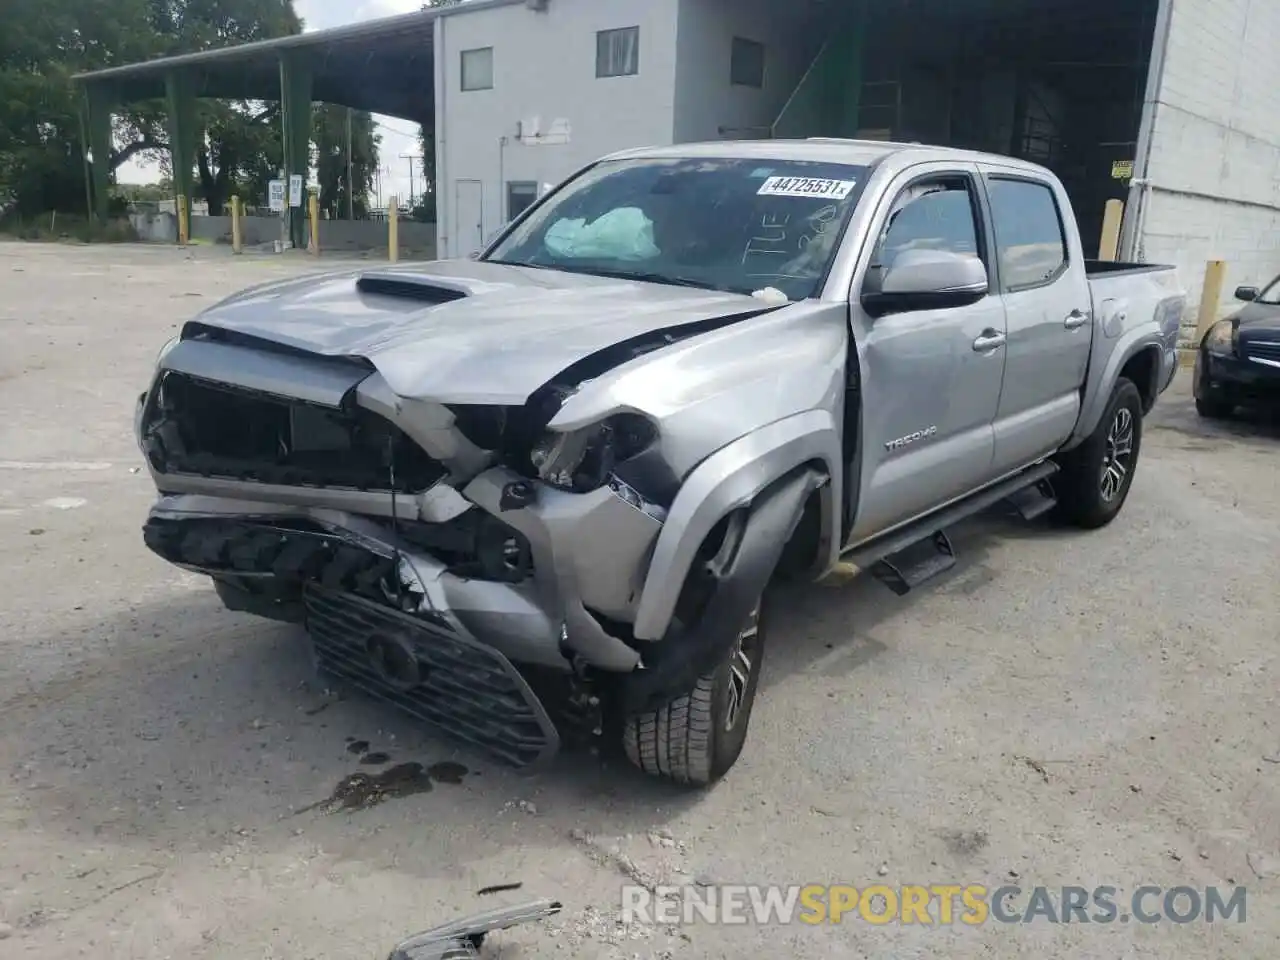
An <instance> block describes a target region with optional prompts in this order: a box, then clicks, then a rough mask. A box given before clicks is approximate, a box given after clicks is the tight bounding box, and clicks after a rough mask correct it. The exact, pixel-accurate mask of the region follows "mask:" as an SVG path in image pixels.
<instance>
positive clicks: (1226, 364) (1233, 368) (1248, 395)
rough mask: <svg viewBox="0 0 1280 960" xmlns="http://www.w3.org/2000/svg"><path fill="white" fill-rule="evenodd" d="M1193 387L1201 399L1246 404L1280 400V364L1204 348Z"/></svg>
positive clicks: (1197, 397)
mask: <svg viewBox="0 0 1280 960" xmlns="http://www.w3.org/2000/svg"><path fill="white" fill-rule="evenodd" d="M1193 390H1194V393H1195V396H1196V399H1197V400H1217V401H1222V402H1224V403H1233V404H1245V405H1247V404H1266V405H1271V404H1276V403H1280V367H1277V366H1272V365H1271V364H1270V363H1263V362H1260V361H1257V360H1251V359H1248V358H1246V357H1224V356H1220V355H1218V354H1214V353H1209V352H1208V351H1207V350H1203V349H1202V350H1200V351H1199V352H1198V353H1197V354H1196V366H1195V382H1194V384H1193Z"/></svg>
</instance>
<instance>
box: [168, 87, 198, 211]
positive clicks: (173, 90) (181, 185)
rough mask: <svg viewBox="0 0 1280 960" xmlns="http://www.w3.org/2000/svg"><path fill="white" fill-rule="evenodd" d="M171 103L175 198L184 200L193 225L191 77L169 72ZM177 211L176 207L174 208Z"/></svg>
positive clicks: (194, 138) (192, 110) (193, 94)
mask: <svg viewBox="0 0 1280 960" xmlns="http://www.w3.org/2000/svg"><path fill="white" fill-rule="evenodd" d="M164 86H165V93H166V94H167V97H168V101H169V152H170V154H171V156H172V160H173V194H174V198H175V199H177V198H178V197H182V198H183V203H184V205H185V206H186V210H185V216H186V218H187V223H190V222H191V192H192V190H193V189H194V185H195V181H194V172H195V166H196V132H197V131H196V123H197V120H196V97H195V91H194V89H193V88H192V83H191V76H190V74H188V73H185V72H184V71H182V70H170V71H169V73H168V74H167V75H166V76H165V78H164ZM175 211H176V208H175Z"/></svg>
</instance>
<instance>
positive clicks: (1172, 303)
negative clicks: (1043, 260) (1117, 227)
mask: <svg viewBox="0 0 1280 960" xmlns="http://www.w3.org/2000/svg"><path fill="white" fill-rule="evenodd" d="M1089 292H1090V296H1091V297H1092V300H1093V317H1094V330H1095V334H1094V338H1093V347H1092V350H1091V353H1090V357H1089V372H1088V375H1087V377H1086V379H1085V389H1084V403H1083V405H1082V407H1081V411H1080V420H1079V422H1078V423H1077V424H1076V429H1075V432H1074V433H1073V434H1072V437H1071V440H1070V441H1069V442H1068V444H1067V446H1068V447H1071V446H1074V445H1076V444H1077V443H1079V442H1080V441H1082V440H1083V439H1084V438H1085V437H1087V436H1088V435H1089V434H1090V433H1092V432H1093V430H1094V429H1095V428H1096V427H1097V425H1098V421H1099V420H1100V419H1101V418H1102V414H1103V411H1104V410H1105V409H1106V405H1107V402H1108V400H1109V399H1110V397H1111V392H1112V390H1113V389H1115V384H1116V380H1117V379H1118V378H1119V376H1120V371H1121V370H1123V369H1124V366H1125V364H1126V363H1128V362H1129V360H1130V359H1132V358H1133V357H1134V356H1136V355H1137V354H1138V353H1140V352H1141V351H1143V350H1150V351H1153V352H1154V353H1156V354H1157V355H1158V367H1157V370H1156V376H1155V381H1154V386H1153V390H1152V395H1151V396H1148V397H1146V398H1145V399H1146V400H1147V402H1148V404H1150V403H1154V402H1155V398H1156V395H1158V394H1159V393H1160V392H1161V391H1163V390H1164V389H1165V388H1166V387H1168V385H1169V383H1170V382H1171V381H1172V379H1173V375H1174V374H1175V373H1176V372H1177V366H1178V329H1179V327H1180V325H1181V323H1182V316H1183V313H1184V311H1185V309H1186V291H1185V289H1184V288H1183V286H1182V283H1181V281H1180V280H1179V278H1178V272H1177V271H1176V270H1175V269H1174V268H1173V267H1160V266H1151V267H1137V268H1135V269H1134V270H1132V271H1116V272H1107V273H1099V274H1094V275H1091V276H1090V277H1089Z"/></svg>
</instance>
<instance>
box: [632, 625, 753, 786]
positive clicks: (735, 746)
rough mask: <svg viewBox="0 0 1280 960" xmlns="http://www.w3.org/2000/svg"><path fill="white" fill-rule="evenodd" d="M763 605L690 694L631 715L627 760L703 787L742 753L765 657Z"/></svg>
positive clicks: (711, 781)
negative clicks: (716, 664) (653, 708)
mask: <svg viewBox="0 0 1280 960" xmlns="http://www.w3.org/2000/svg"><path fill="white" fill-rule="evenodd" d="M762 606H763V604H757V606H756V609H755V610H754V611H752V613H751V615H750V617H749V618H748V620H747V623H746V624H744V626H743V628H742V630H741V632H740V633H739V634H738V637H737V639H736V641H735V642H734V644H733V646H732V648H731V649H730V650H729V651H728V653H727V655H726V656H725V657H723V658H722V660H721V662H720V664H719V665H718V666H717V667H716V668H715V669H714V670H712V671H711V672H709V673H706V674H704V675H702V676H701V677H699V678H698V680H697V682H695V683H694V685H693V688H692V689H691V690H687V691H685V692H683V693H680V694H678V695H677V696H675V697H673V698H672V699H671V700H670V701H669V702H668V703H667V704H665V705H664V706H662V707H659V708H658V709H656V710H649V711H646V712H644V713H639V714H635V715H633V716H631V717H629V718H628V719H627V721H626V724H625V727H624V729H623V746H624V748H625V749H626V753H627V758H628V759H629V760H630V761H631V762H632V763H633V764H635V765H636V766H637V767H639V768H640V769H641V770H643V771H644V772H645V773H647V774H650V775H652V776H657V777H664V778H666V779H668V780H672V781H675V782H676V783H680V784H686V785H690V786H705V785H707V784H710V783H713V782H715V781H716V780H718V779H719V778H720V777H722V776H724V774H725V773H726V772H727V771H728V770H729V768H730V767H732V766H733V765H734V763H735V762H736V761H737V759H738V755H739V754H741V753H742V746H743V744H744V743H745V742H746V739H747V726H748V724H749V723H750V721H751V708H752V706H753V705H754V704H755V699H756V687H757V685H758V684H759V682H760V667H761V664H762V662H763V659H764V643H765V621H764V617H763V616H762Z"/></svg>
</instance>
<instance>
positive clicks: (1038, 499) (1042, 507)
mask: <svg viewBox="0 0 1280 960" xmlns="http://www.w3.org/2000/svg"><path fill="white" fill-rule="evenodd" d="M1057 472H1058V465H1057V464H1056V463H1051V462H1049V461H1045V462H1044V463H1038V464H1036V465H1035V466H1033V467H1030V468H1028V469H1026V470H1024V471H1023V472H1022V473H1019V474H1017V475H1016V476H1013V477H1010V478H1009V479H1007V480H1002V481H1000V482H999V483H997V484H993V485H992V486H990V487H987V488H986V489H984V490H980V491H978V492H977V493H975V494H972V495H970V496H968V497H965V498H964V499H963V500H960V501H959V502H957V503H953V504H952V505H951V506H949V507H944V508H943V509H942V510H939V511H938V512H936V513H932V514H930V515H929V516H927V517H922V518H921V519H919V520H916V521H913V522H912V523H909V524H907V525H906V526H905V527H903V528H901V529H899V530H894V531H892V532H890V533H887V534H885V535H884V536H882V537H877V538H876V539H874V540H871V541H869V542H867V543H864V544H861V545H860V546H857V547H855V548H854V549H852V550H851V551H849V552H848V553H846V554H845V555H844V556H843V557H842V558H841V559H843V560H845V561H847V562H849V563H852V564H853V565H854V566H856V567H858V568H860V569H862V570H869V571H870V572H871V574H872V576H874V577H875V578H876V579H877V580H879V581H880V582H881V583H883V584H884V585H885V586H887V587H888V588H889V589H890V590H892V591H893V592H894V593H896V594H898V596H902V595H904V594H906V593H908V592H910V591H911V590H913V589H915V588H916V587H918V586H920V584H922V583H924V582H925V581H926V580H930V579H932V578H933V577H936V576H937V575H938V574H940V573H943V572H944V571H946V570H950V569H951V568H952V567H954V566H955V563H956V555H955V550H954V549H952V546H951V541H950V539H948V537H947V535H946V533H944V532H943V531H945V530H946V528H947V527H950V526H953V525H955V524H957V523H959V522H960V521H961V520H965V519H967V518H968V517H971V516H973V515H974V514H976V513H981V512H982V511H983V510H986V509H987V508H989V507H993V506H995V505H996V504H997V503H999V502H1000V501H1001V500H1012V501H1013V503H1014V506H1015V508H1016V509H1017V510H1018V512H1019V513H1021V514H1022V515H1023V516H1024V517H1028V518H1030V517H1036V516H1039V515H1040V514H1043V513H1045V512H1047V511H1048V510H1049V509H1051V508H1052V507H1053V506H1054V504H1055V503H1056V500H1055V499H1054V497H1053V493H1052V490H1051V489H1050V488H1049V485H1048V483H1047V481H1048V479H1049V477H1051V476H1053V475H1054V474H1055V473H1057Z"/></svg>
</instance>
